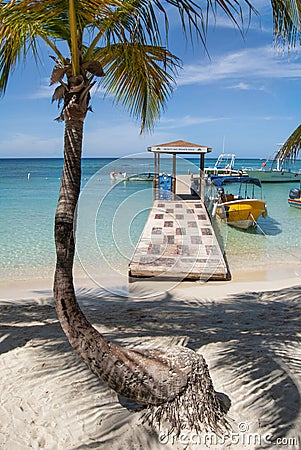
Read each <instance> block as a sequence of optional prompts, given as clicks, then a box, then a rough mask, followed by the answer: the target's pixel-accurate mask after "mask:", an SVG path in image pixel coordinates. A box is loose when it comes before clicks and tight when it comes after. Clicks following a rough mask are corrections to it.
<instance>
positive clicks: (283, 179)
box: [248, 169, 301, 183]
mask: <svg viewBox="0 0 301 450" xmlns="http://www.w3.org/2000/svg"><path fill="white" fill-rule="evenodd" d="M248 173H249V175H250V176H252V177H255V178H258V180H260V181H261V183H291V182H296V181H300V180H301V173H299V172H291V171H288V170H260V169H258V170H256V169H254V170H250V169H248Z"/></svg>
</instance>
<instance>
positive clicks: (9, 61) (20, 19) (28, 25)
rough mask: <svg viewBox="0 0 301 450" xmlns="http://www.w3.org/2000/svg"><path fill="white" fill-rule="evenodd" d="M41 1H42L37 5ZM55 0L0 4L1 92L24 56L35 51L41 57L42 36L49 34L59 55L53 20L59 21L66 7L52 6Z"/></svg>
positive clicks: (36, 56)
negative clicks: (55, 41) (40, 41)
mask: <svg viewBox="0 0 301 450" xmlns="http://www.w3.org/2000/svg"><path fill="white" fill-rule="evenodd" d="M37 3H39V5H37ZM52 3H53V1H50V2H48V3H46V2H30V1H29V0H27V1H22V2H8V3H3V4H2V5H1V7H0V23H1V27H0V92H1V93H2V94H3V93H4V92H5V90H6V87H7V83H8V79H9V75H10V73H11V72H12V71H13V70H14V68H15V66H16V64H17V63H18V62H19V60H20V59H22V58H24V59H26V57H27V56H28V53H29V52H31V53H32V55H33V57H34V58H35V60H36V61H39V51H38V45H37V39H38V37H42V38H45V40H47V43H48V44H50V46H51V48H52V49H53V50H54V51H55V53H56V54H57V56H59V57H62V55H61V53H60V52H59V50H58V49H57V47H56V46H55V44H54V43H53V42H50V39H51V32H50V31H49V29H50V28H51V26H52V24H53V23H56V22H58V21H59V16H60V13H62V11H63V10H62V9H61V8H58V9H56V10H55V12H54V11H53V10H52V9H51V5H52Z"/></svg>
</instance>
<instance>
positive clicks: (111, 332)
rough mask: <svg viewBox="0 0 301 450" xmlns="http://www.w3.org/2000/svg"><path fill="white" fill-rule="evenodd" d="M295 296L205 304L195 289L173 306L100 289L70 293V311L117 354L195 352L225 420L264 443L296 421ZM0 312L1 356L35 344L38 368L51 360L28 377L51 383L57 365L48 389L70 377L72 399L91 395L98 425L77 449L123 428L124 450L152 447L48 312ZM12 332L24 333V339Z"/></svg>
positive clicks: (26, 308)
mask: <svg viewBox="0 0 301 450" xmlns="http://www.w3.org/2000/svg"><path fill="white" fill-rule="evenodd" d="M300 294H301V287H295V288H291V289H290V290H289V291H288V290H287V289H285V290H282V291H275V292H272V291H271V292H264V293H258V292H248V293H243V294H235V295H231V296H228V297H225V298H224V299H222V300H219V301H218V302H215V301H214V300H210V299H208V298H205V299H201V298H202V289H201V286H200V289H199V295H198V298H189V299H187V298H186V299H179V297H178V296H177V297H176V296H174V295H173V294H172V293H166V294H164V295H161V296H159V297H157V298H154V297H153V298H146V299H139V298H136V299H130V298H125V297H119V296H115V295H112V294H108V293H106V292H104V291H101V290H98V291H95V290H92V289H91V290H88V289H80V290H78V297H79V303H80V305H81V307H82V309H83V311H84V313H85V314H86V316H87V317H88V319H89V320H90V321H91V322H92V323H93V325H94V326H95V327H96V328H97V329H98V330H99V331H100V332H102V333H103V334H105V336H106V337H108V338H109V339H111V340H113V341H115V342H117V343H119V344H120V345H125V346H129V347H132V348H138V347H139V348H141V347H146V348H149V347H154V346H155V347H156V346H157V347H159V346H163V347H164V346H165V347H168V346H171V345H179V344H180V345H187V346H188V347H190V348H192V349H194V350H195V351H198V352H201V353H202V354H203V355H204V357H205V358H206V360H207V363H208V364H209V368H210V372H211V374H212V376H213V380H214V377H215V376H217V378H218V379H222V380H223V383H222V385H220V386H216V388H217V390H219V391H222V392H224V393H226V394H227V395H228V396H229V397H230V398H231V401H232V405H233V406H232V407H231V409H230V416H231V415H234V422H235V420H236V418H237V417H238V416H239V414H240V410H241V409H243V412H244V415H245V417H246V418H247V419H250V418H251V419H250V422H252V423H250V426H251V430H252V427H253V426H255V425H254V423H255V422H256V421H257V422H258V423H257V425H258V426H259V428H260V429H261V430H262V433H265V432H269V433H271V435H272V436H273V438H274V439H276V438H277V437H279V436H286V435H290V433H291V432H292V430H294V427H295V426H296V423H297V421H298V418H299V417H300V392H299V387H298V383H300V381H298V377H300V360H299V358H298V352H300V349H299V347H300V342H299V335H300V308H299V305H298V301H299V298H300ZM4 306H5V307H3V306H1V321H2V328H0V332H1V334H2V336H3V335H5V336H6V339H4V340H3V342H2V345H3V347H2V350H3V351H10V350H13V349H14V348H17V347H20V346H22V345H25V344H27V346H28V344H30V341H32V342H34V345H38V343H39V342H40V343H41V346H43V354H44V355H45V360H47V359H48V360H50V361H51V360H52V361H53V363H52V364H51V367H48V368H46V369H47V370H46V369H45V370H44V369H43V371H42V370H41V369H39V370H37V373H36V378H37V379H39V377H40V380H41V383H42V382H43V376H45V373H47V374H49V371H51V372H52V373H53V374H54V376H55V374H56V367H59V361H62V359H63V360H64V363H63V366H64V371H63V373H61V374H60V375H57V382H58V383H62V382H63V383H64V385H65V384H66V386H68V383H69V384H70V381H71V380H72V379H73V377H75V378H76V376H78V377H80V380H81V381H80V388H78V395H79V396H82V395H87V396H88V395H93V396H95V393H96V392H98V393H101V395H100V397H101V398H100V400H99V401H98V402H97V403H96V404H94V406H93V408H92V407H91V408H92V410H93V411H90V412H89V415H90V414H91V415H92V416H93V417H94V418H95V420H96V418H97V420H99V423H100V422H101V426H98V427H94V428H93V430H94V431H93V442H91V440H90V438H91V436H90V437H89V438H87V439H86V442H85V444H83V446H78V447H77V448H99V447H97V445H109V444H110V442H111V441H112V440H115V439H117V440H118V439H119V438H120V439H123V437H124V433H128V431H127V432H126V431H125V430H128V429H131V430H132V432H131V435H127V439H129V443H130V444H129V447H128V448H131V446H130V445H136V446H137V445H140V446H141V445H142V446H143V448H149V449H155V448H157V445H158V436H157V434H156V433H154V432H153V431H152V430H151V429H149V428H147V427H146V426H143V427H146V428H144V431H143V433H144V434H143V433H141V424H140V425H138V424H139V419H140V415H139V413H136V414H133V413H131V412H129V411H128V410H126V408H123V407H122V406H121V405H120V403H119V402H118V399H117V396H116V395H115V394H114V393H112V391H110V390H109V389H107V388H106V387H105V386H104V385H103V384H102V383H101V382H100V381H99V380H98V379H97V378H96V377H94V375H93V374H91V373H90V371H89V370H88V369H87V368H86V367H85V366H84V364H83V363H82V362H81V361H79V360H78V358H77V356H76V354H75V353H74V352H73V350H72V349H71V347H70V346H69V344H68V342H67V340H66V338H65V336H64V334H63V332H62V331H61V329H60V325H59V323H58V321H57V319H56V314H55V310H54V307H53V306H52V305H51V304H47V305H37V304H26V305H20V304H19V305H4ZM12 317H13V318H14V320H13V323H11V318H12ZM18 324H19V325H18ZM21 324H26V327H24V330H25V329H26V332H25V331H24V333H22V328H20V325H21ZM45 341H46V344H45ZM28 350H29V349H28ZM299 380H300V378H299ZM76 383H77V382H75V384H76ZM91 398H92V397H91ZM93 398H94V397H93ZM238 404H239V408H240V410H239V408H238V406H237V405H238ZM67 406H68V405H67ZM89 415H88V416H85V415H83V420H90V419H91V417H90V416H89ZM89 417H90V419H89ZM91 420H92V419H91ZM93 420H94V419H93ZM89 423H90V422H89ZM91 423H92V422H91ZM236 425H237V424H236ZM234 426H235V423H234ZM112 427H113V428H112ZM134 430H136V432H135V431H134ZM265 447H268V445H266V446H265ZM132 448H133V447H132ZM158 448H160V447H158ZM165 448H166V447H165ZM175 448H176V447H175ZM230 448H231V447H230ZM254 448H264V447H256V446H254Z"/></svg>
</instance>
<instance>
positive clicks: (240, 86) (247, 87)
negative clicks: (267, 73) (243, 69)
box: [227, 81, 267, 91]
mask: <svg viewBox="0 0 301 450" xmlns="http://www.w3.org/2000/svg"><path fill="white" fill-rule="evenodd" d="M227 89H236V90H240V91H266V90H267V89H266V88H265V87H264V86H262V85H260V86H256V85H255V84H251V83H245V82H243V81H240V82H239V83H237V84H233V85H231V86H227Z"/></svg>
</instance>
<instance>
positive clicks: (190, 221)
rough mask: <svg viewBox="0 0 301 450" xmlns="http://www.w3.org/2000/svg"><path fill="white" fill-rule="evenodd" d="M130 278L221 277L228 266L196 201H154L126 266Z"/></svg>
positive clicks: (224, 274) (226, 272)
mask: <svg viewBox="0 0 301 450" xmlns="http://www.w3.org/2000/svg"><path fill="white" fill-rule="evenodd" d="M129 274H130V276H131V277H159V278H179V279H184V278H191V279H203V280H204V279H205V280H208V279H210V280H225V279H227V278H228V275H229V274H228V269H227V266H226V263H225V260H224V257H223V254H222V251H221V249H220V246H219V244H218V241H217V239H216V236H215V234H214V231H213V228H212V225H211V222H210V219H209V217H208V214H207V211H206V209H205V207H204V205H203V203H202V202H201V201H200V200H194V201H193V200H177V201H169V200H167V201H162V200H156V201H154V204H153V207H152V209H151V211H150V214H149V216H148V219H147V222H146V224H145V227H144V230H143V232H142V235H141V238H140V240H139V242H138V244H137V247H136V249H135V252H134V255H133V257H132V260H131V262H130V265H129Z"/></svg>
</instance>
